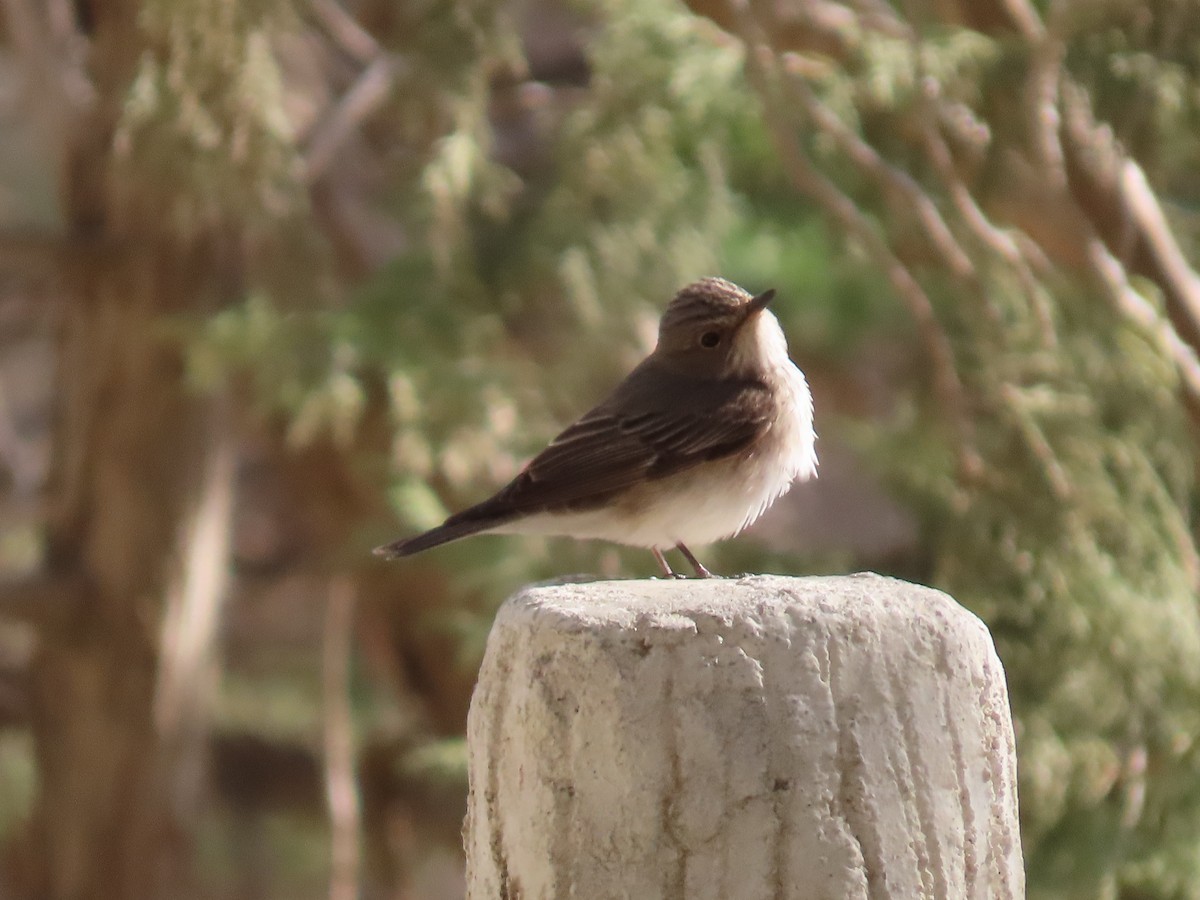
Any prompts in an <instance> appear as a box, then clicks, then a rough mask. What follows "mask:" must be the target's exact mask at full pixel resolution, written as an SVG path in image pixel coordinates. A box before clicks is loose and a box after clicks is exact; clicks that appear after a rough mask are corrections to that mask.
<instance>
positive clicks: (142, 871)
mask: <svg viewBox="0 0 1200 900" xmlns="http://www.w3.org/2000/svg"><path fill="white" fill-rule="evenodd" d="M137 13H138V4H136V3H114V4H96V5H94V8H93V9H92V14H91V21H90V25H91V28H92V33H91V58H90V68H91V74H92V76H93V85H94V86H95V88H96V95H95V97H94V100H93V102H92V104H91V105H90V107H89V109H88V112H87V114H86V115H84V116H81V117H80V119H79V122H78V125H77V127H76V128H75V130H73V131H72V133H71V134H70V135H69V136H68V140H67V152H66V154H65V159H64V172H63V176H62V183H63V186H64V195H65V197H64V206H65V212H66V220H67V223H68V228H69V231H70V233H69V234H68V237H69V238H71V239H73V240H79V241H83V242H86V243H90V244H91V245H92V246H95V247H98V248H101V249H100V252H97V253H94V254H89V258H88V259H86V260H83V261H79V260H76V263H75V265H74V271H71V272H67V273H64V275H65V276H66V277H65V278H64V285H65V288H66V290H65V297H64V300H63V308H64V310H65V312H64V315H63V317H62V321H61V322H60V327H59V332H58V335H57V354H58V363H59V368H58V373H57V379H58V384H57V394H56V402H57V408H56V410H55V414H56V420H55V430H54V443H53V451H52V452H53V460H52V470H51V480H50V487H49V508H50V522H49V527H48V552H47V561H46V565H47V569H48V570H49V574H50V575H51V576H55V575H65V576H68V577H73V578H76V579H78V581H79V582H80V583H82V584H83V585H84V587H83V589H82V596H79V597H78V598H77V600H78V602H77V604H76V607H77V609H76V613H75V615H74V616H73V617H71V619H70V621H69V622H68V623H67V624H66V625H65V626H62V627H54V628H47V629H45V630H44V631H43V633H42V635H41V640H40V642H39V648H38V651H37V654H36V657H35V659H34V663H33V665H32V668H31V674H30V679H31V696H32V703H31V720H32V727H33V733H34V738H35V746H36V754H37V761H38V775H39V793H38V798H37V806H36V808H35V813H34V817H33V826H32V831H31V834H30V838H31V845H30V851H31V853H30V857H31V859H32V860H34V861H36V862H34V864H33V866H32V871H31V872H30V873H29V877H30V881H31V883H29V884H28V885H27V886H26V887H27V891H28V894H29V895H30V896H36V897H45V898H54V900H68V898H69V900H85V898H97V900H98V898H104V900H134V898H146V897H155V896H173V897H178V896H180V895H181V894H184V893H186V891H185V890H182V889H181V888H182V887H183V885H185V884H186V867H185V864H186V861H187V859H188V858H189V853H188V849H189V830H190V821H189V819H190V813H191V811H192V807H193V805H194V803H195V800H196V798H197V797H198V791H197V788H198V786H199V778H198V777H197V776H198V774H199V771H200V767H199V765H197V763H198V762H199V760H200V756H199V752H198V750H197V749H196V748H198V747H199V746H200V741H199V739H200V738H203V737H204V736H205V734H204V706H205V703H204V701H205V698H206V696H207V691H206V686H207V685H208V684H209V683H210V682H211V677H210V676H211V673H212V671H213V667H212V647H213V641H212V638H213V636H214V634H215V628H216V621H217V610H218V603H219V601H220V598H221V596H222V594H223V588H224V583H223V579H224V572H225V565H226V558H227V553H226V552H225V550H226V547H225V543H224V542H225V541H226V540H227V534H228V527H227V526H228V521H227V520H228V517H229V512H230V500H231V490H232V465H233V464H232V451H231V449H230V448H229V447H228V446H227V445H222V442H223V441H224V438H223V437H221V429H220V423H219V422H218V423H214V421H213V417H214V415H215V414H216V412H215V407H214V404H213V401H211V400H208V399H204V398H201V397H198V396H197V395H196V394H195V392H194V391H191V390H189V388H188V385H187V384H186V381H185V371H184V361H183V356H182V348H181V346H180V342H179V340H178V339H177V338H176V337H173V336H172V335H171V334H170V332H169V330H168V329H167V328H165V327H164V322H165V317H166V316H169V315H180V316H188V317H194V316H195V315H197V314H199V313H200V312H207V311H211V309H212V308H213V306H214V305H215V304H216V303H217V302H219V301H220V298H221V295H222V294H224V295H225V296H229V294H230V293H231V292H230V290H229V288H230V287H231V286H230V285H229V284H227V283H226V284H221V285H218V284H216V283H215V279H216V278H217V277H218V276H217V274H215V273H220V277H223V278H224V277H228V272H229V271H230V267H229V266H228V265H227V262H228V259H229V258H231V257H227V258H225V259H223V258H222V257H223V256H225V254H224V253H222V247H223V246H234V247H236V246H237V245H236V240H237V239H236V237H230V238H228V241H229V244H227V245H225V244H220V243H218V242H216V241H212V240H210V239H208V238H206V237H205V236H203V235H199V236H196V235H193V236H189V237H188V238H187V239H183V238H179V237H177V236H173V235H172V234H171V225H170V222H169V221H134V222H128V221H125V222H123V221H122V218H123V217H122V215H121V205H120V201H119V199H118V196H117V193H116V192H115V191H114V183H115V179H114V155H115V154H114V149H113V147H114V140H113V137H114V132H115V128H116V122H117V121H118V116H119V110H120V108H121V104H122V103H123V102H124V98H125V93H126V90H127V87H128V83H129V79H130V78H131V77H132V73H133V70H134V66H135V64H136V61H137V60H138V58H139V56H140V53H141V52H142V44H143V43H144V42H143V41H142V38H141V37H140V35H139V34H138V33H137V30H136V19H137ZM234 271H236V268H235V269H234Z"/></svg>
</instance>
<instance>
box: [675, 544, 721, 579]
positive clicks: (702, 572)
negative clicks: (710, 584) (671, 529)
mask: <svg viewBox="0 0 1200 900" xmlns="http://www.w3.org/2000/svg"><path fill="white" fill-rule="evenodd" d="M675 549H676V550H678V551H679V552H680V553H682V554H683V555H684V556H685V557H686V558H687V561H688V562H690V563H691V564H692V567H693V568H694V569H695V570H696V576H697V577H698V578H712V577H713V573H712V572H710V571H708V569H706V568H704V566H703V565H701V563H700V560H698V559H696V554H694V553H692V551H691V550H689V549H688V548H687V547H685V546H684V545H683V542H682V541H680V542H679V543H678V544H676V545H675Z"/></svg>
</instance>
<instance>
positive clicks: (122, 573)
mask: <svg viewBox="0 0 1200 900" xmlns="http://www.w3.org/2000/svg"><path fill="white" fill-rule="evenodd" d="M1198 112H1200V4H1198V3H1196V2H1195V0H1148V2H1141V3H1132V2H1125V0H1111V2H1104V0H1099V2H1097V0H895V2H888V0H845V2H834V0H690V2H687V3H684V2H678V0H577V2H576V0H0V570H2V571H0V574H2V575H3V582H2V584H0V896H2V897H5V898H14V900H26V898H51V900H58V898H62V900H67V898H70V900H85V898H96V900H100V898H105V900H108V898H112V900H141V898H184V900H186V898H281V900H282V898H309V897H313V898H315V897H325V896H329V897H333V898H336V900H349V898H354V897H362V898H409V900H443V898H457V897H461V896H462V875H461V869H462V858H461V849H460V843H459V827H460V823H461V816H462V811H463V807H464V795H465V790H466V786H465V772H464V748H463V744H462V733H463V728H464V721H465V715H466V710H467V705H468V701H469V697H470V690H471V686H472V681H473V678H474V672H475V669H476V667H477V665H478V663H479V660H480V656H481V653H482V649H483V646H484V641H485V639H486V635H487V631H488V626H489V623H490V620H491V617H492V615H493V613H494V611H495V609H496V607H497V605H498V604H499V603H500V602H501V601H502V600H503V599H504V597H505V596H506V595H508V594H509V593H510V592H512V591H513V590H515V589H516V588H517V587H518V586H520V585H521V584H522V583H525V582H528V581H531V580H536V579H542V578H548V577H554V576H560V575H563V574H568V573H576V572H587V573H595V574H599V575H603V576H614V577H618V576H619V577H633V576H638V577H640V576H649V575H651V574H653V573H654V565H653V561H652V559H651V557H650V555H649V554H648V553H645V552H626V551H622V550H619V549H616V548H612V547H606V546H598V545H584V544H575V543H571V542H569V541H541V540H534V539H521V538H479V539H475V540H472V541H468V542H464V543H462V544H458V545H454V546H449V547H446V548H444V549H441V550H438V551H436V552H431V553H429V554H427V555H423V556H420V557H417V558H413V559H410V560H406V561H402V562H398V563H394V564H384V563H382V562H380V561H378V560H376V559H374V558H373V557H372V556H371V555H370V552H369V551H370V548H371V547H373V546H374V545H376V544H379V543H382V542H384V541H385V540H388V539H391V538H393V537H395V536H397V535H399V534H404V533H408V532H411V531H414V530H416V529H420V528H424V527H428V526H430V525H433V524H436V523H437V522H438V521H439V520H440V519H441V517H442V516H443V515H445V514H446V512H447V511H448V510H453V509H455V508H458V507H461V506H462V505H465V504H468V503H471V502H474V501H477V500H479V499H481V498H482V497H484V496H486V495H487V494H488V493H489V492H490V491H491V490H493V489H494V488H496V487H497V486H498V485H500V484H501V483H503V482H504V481H505V480H506V479H508V478H509V477H511V476H512V475H513V474H514V473H515V472H516V470H517V469H518V468H519V466H520V464H521V462H522V460H523V459H525V458H527V456H528V455H529V454H530V453H531V452H533V451H535V450H537V449H538V448H539V447H540V446H541V445H542V444H543V443H544V442H545V441H546V440H547V439H548V438H549V437H550V436H552V435H553V434H554V433H555V432H556V430H557V429H558V428H560V427H561V426H563V425H565V424H566V423H567V422H569V421H570V420H571V419H572V418H573V417H574V416H575V415H577V414H578V413H580V412H581V411H583V410H584V409H586V408H587V407H588V405H590V404H591V403H592V402H594V401H596V400H597V399H599V398H600V397H601V396H602V395H603V394H604V393H605V392H606V390H607V389H608V388H609V387H611V385H612V384H613V383H614V382H615V381H616V380H617V379H618V378H619V377H621V375H622V374H624V372H625V371H626V370H627V369H628V368H629V367H630V366H631V365H632V364H633V363H634V362H635V361H636V360H637V359H638V358H640V356H641V355H643V354H644V353H645V352H646V351H647V350H648V349H649V348H650V347H651V346H652V342H653V337H654V328H655V324H656V320H657V316H658V314H659V312H660V311H661V309H662V308H663V306H664V305H665V304H666V302H667V301H668V299H669V298H670V297H671V295H672V294H673V293H674V292H675V291H676V290H677V289H678V288H679V287H681V286H682V285H683V284H685V283H687V282H689V281H692V280H694V279H696V278H698V277H702V276H705V275H709V274H722V275H725V276H726V277H729V278H731V279H733V280H735V281H738V282H739V283H741V284H742V285H743V286H745V287H746V288H748V289H750V290H753V291H759V290H763V289H766V288H768V287H775V288H777V289H778V291H779V298H778V300H777V302H776V304H775V306H774V309H775V310H776V311H777V313H778V315H779V316H780V317H781V319H782V321H783V323H784V326H785V329H786V331H787V332H788V335H789V337H790V341H791V347H792V352H793V356H794V358H795V359H796V360H797V361H798V362H799V363H800V364H801V366H802V367H803V368H804V369H805V371H806V372H807V373H808V375H809V378H810V381H811V382H812V385H813V390H814V394H815V397H816V405H817V415H818V419H817V421H818V429H819V432H820V436H821V440H820V444H819V449H820V453H821V456H822V469H821V478H820V480H819V481H818V482H816V483H815V484H810V485H805V486H802V487H800V488H798V489H796V490H795V491H793V493H792V494H791V495H789V496H788V498H786V500H785V501H782V502H780V503H779V504H778V505H777V507H776V508H775V509H774V510H773V511H772V512H771V514H770V515H769V516H768V517H767V518H766V519H764V520H763V521H762V522H761V523H760V524H759V525H757V526H756V527H755V528H753V529H752V530H751V531H750V532H749V533H747V534H746V535H744V536H743V537H742V538H740V539H739V540H737V541H733V542H728V543H726V544H723V545H720V546H718V547H714V548H710V549H709V550H708V551H707V552H706V553H705V554H704V559H705V561H706V562H707V563H708V565H709V566H710V567H712V568H714V569H716V570H717V571H723V572H726V573H731V572H742V571H773V572H783V573H796V574H802V573H817V572H820V573H828V572H844V571H853V570H858V569H864V568H870V569H875V570H877V571H881V572H885V573H890V574H895V575H899V576H901V577H906V578H910V579H914V580H918V581H922V582H925V583H929V584H933V585H936V586H938V587H941V588H943V589H946V590H948V591H950V592H951V593H952V594H953V595H954V596H955V597H957V598H958V599H959V600H960V601H961V602H963V603H964V604H966V605H967V606H969V607H970V608H971V609H973V610H975V611H976V612H978V613H979V614H980V615H981V616H982V617H983V618H984V619H985V620H986V621H987V622H988V624H989V625H990V627H991V629H992V631H993V634H994V635H995V638H996V642H997V646H998V648H999V652H1000V655H1001V657H1002V658H1003V660H1004V663H1005V665H1006V667H1007V671H1008V677H1009V680H1010V685H1011V691H1012V702H1013V711H1014V715H1015V718H1016V724H1017V736H1018V744H1019V749H1020V790H1021V815H1022V826H1023V832H1024V844H1025V852H1026V857H1027V861H1028V870H1029V895H1030V897H1031V898H1037V900H1042V898H1045V900H1050V898H1054V900H1069V898H1113V900H1116V898H1121V900H1160V898H1161V900H1167V898H1200V747H1198V746H1197V738H1198V737H1200V619H1198V617H1197V592H1196V589H1197V578H1198V576H1200V563H1198V555H1197V542H1196V532H1195V527H1194V521H1193V518H1194V517H1193V510H1194V506H1195V501H1196V491H1195V474H1196V471H1195V470H1196V434H1197V433H1196V423H1197V412H1198V411H1200V365H1198V363H1197V354H1196V349H1197V347H1198V346H1200V279H1198V277H1197V274H1196V272H1195V270H1194V269H1193V267H1192V262H1191V261H1194V260H1196V259H1197V241H1198V240H1200V205H1198V204H1200V167H1198V166H1197V160H1200V115H1198Z"/></svg>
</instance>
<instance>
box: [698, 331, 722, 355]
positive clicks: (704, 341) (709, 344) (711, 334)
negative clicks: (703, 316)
mask: <svg viewBox="0 0 1200 900" xmlns="http://www.w3.org/2000/svg"><path fill="white" fill-rule="evenodd" d="M719 343H721V332H719V331H706V332H704V334H702V335H700V346H701V347H704V348H705V349H707V350H711V349H712V348H713V347H715V346H717V344H719Z"/></svg>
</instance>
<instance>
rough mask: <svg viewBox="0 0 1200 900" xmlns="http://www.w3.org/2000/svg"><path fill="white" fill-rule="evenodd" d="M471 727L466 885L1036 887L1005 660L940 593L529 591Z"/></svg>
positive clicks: (615, 585)
mask: <svg viewBox="0 0 1200 900" xmlns="http://www.w3.org/2000/svg"><path fill="white" fill-rule="evenodd" d="M467 740H468V745H469V753H470V782H471V791H470V797H469V799H468V808H467V819H466V828H465V840H466V850H467V882H468V896H469V897H471V898H473V900H518V898H519V900H565V898H575V900H601V898H604V900H607V898H626V900H656V898H678V900H708V898H712V900H718V898H720V900H758V898H762V900H781V898H786V900H818V898H821V900H826V898H827V900H848V898H864V900H866V898H870V900H914V898H938V900H993V898H995V900H1014V898H1015V900H1020V898H1022V897H1024V872H1023V868H1022V862H1021V847H1020V836H1019V833H1018V828H1017V796H1016V762H1015V756H1014V751H1013V733H1012V723H1011V720H1010V717H1009V709H1008V694H1007V691H1006V688H1005V683H1004V672H1003V669H1002V668H1001V666H1000V661H999V660H998V659H997V657H996V654H995V650H994V649H993V646H992V641H991V637H990V636H989V634H988V632H987V629H986V628H985V627H984V625H983V623H982V622H980V621H979V620H978V619H977V618H975V616H973V615H972V614H971V613H969V612H967V611H966V610H964V609H963V608H962V607H960V606H958V605H957V604H956V603H955V602H954V601H953V600H951V599H950V598H949V597H947V596H946V595H945V594H942V593H939V592H937V591H934V590H931V589H929V588H924V587H917V586H915V585H911V584H907V583H905V582H901V581H895V580H891V579H886V578H881V577H878V576H874V575H856V576H848V577H822V578H783V577H776V576H755V577H748V578H743V579H740V580H712V581H616V582H601V583H593V584H572V585H560V586H555V587H538V588H531V589H528V590H526V591H523V592H522V593H520V594H518V595H517V596H515V597H513V598H511V599H510V600H509V601H508V602H507V603H505V604H504V606H503V608H502V609H501V610H500V613H499V615H498V616H497V618H496V623H495V625H494V627H493V629H492V633H491V636H490V638H489V640H488V645H487V653H486V656H485V658H484V662H483V667H482V670H481V671H480V673H479V683H478V686H477V687H476V690H475V695H474V698H473V699H472V702H471V714H470V720H469V725H468V733H467Z"/></svg>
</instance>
